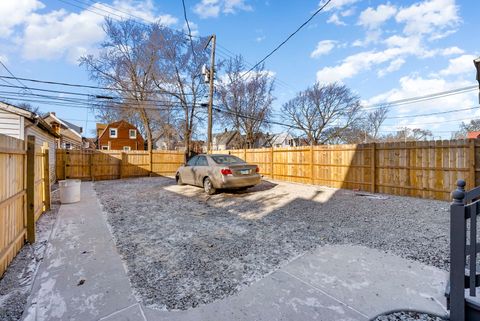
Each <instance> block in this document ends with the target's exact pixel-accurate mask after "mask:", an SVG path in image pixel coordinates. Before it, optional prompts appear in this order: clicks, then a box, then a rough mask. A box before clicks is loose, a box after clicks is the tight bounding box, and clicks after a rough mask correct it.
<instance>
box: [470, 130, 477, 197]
mask: <svg viewBox="0 0 480 321" xmlns="http://www.w3.org/2000/svg"><path fill="white" fill-rule="evenodd" d="M469 150H470V152H469V157H470V164H469V165H470V166H469V168H470V181H471V183H470V186H471V188H474V187H475V186H477V184H476V177H475V139H470V145H469Z"/></svg>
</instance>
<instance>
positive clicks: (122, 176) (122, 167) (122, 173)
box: [119, 152, 127, 179]
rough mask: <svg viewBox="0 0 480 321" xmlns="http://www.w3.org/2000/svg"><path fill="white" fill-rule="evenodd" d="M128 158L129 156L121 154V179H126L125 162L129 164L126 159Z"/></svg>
mask: <svg viewBox="0 0 480 321" xmlns="http://www.w3.org/2000/svg"><path fill="white" fill-rule="evenodd" d="M126 158H127V154H125V152H122V153H121V154H120V171H119V172H120V179H122V178H124V176H125V173H124V171H125V169H124V166H125V164H124V162H125V163H126V162H127V159H126Z"/></svg>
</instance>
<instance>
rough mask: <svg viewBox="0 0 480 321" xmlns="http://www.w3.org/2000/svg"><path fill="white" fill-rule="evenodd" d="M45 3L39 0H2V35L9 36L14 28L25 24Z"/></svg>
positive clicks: (0, 12)
mask: <svg viewBox="0 0 480 321" xmlns="http://www.w3.org/2000/svg"><path fill="white" fill-rule="evenodd" d="M44 7H45V5H44V4H43V3H41V2H40V1H37V0H2V1H0V15H1V17H2V18H1V19H0V37H8V36H10V35H11V34H12V32H13V28H14V27H15V26H17V25H20V24H23V23H24V22H25V20H26V19H27V17H28V16H29V15H30V14H31V13H32V12H34V11H35V10H38V9H41V8H44Z"/></svg>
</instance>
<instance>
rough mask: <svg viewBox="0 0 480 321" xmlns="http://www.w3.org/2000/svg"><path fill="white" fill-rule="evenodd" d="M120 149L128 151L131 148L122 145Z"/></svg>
mask: <svg viewBox="0 0 480 321" xmlns="http://www.w3.org/2000/svg"><path fill="white" fill-rule="evenodd" d="M122 150H124V151H126V152H129V151H131V150H132V148H131V147H130V146H123V148H122Z"/></svg>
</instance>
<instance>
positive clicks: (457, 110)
mask: <svg viewBox="0 0 480 321" xmlns="http://www.w3.org/2000/svg"><path fill="white" fill-rule="evenodd" d="M475 109H480V106H476V107H469V108H461V109H452V110H447V111H439V112H434V113H428V114H415V115H406V116H394V117H386V118H385V119H401V118H414V117H429V116H435V115H443V114H451V113H457V112H460V111H466V110H475Z"/></svg>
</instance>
